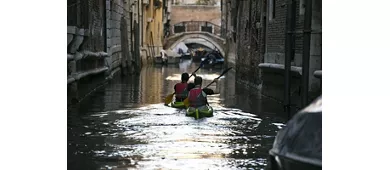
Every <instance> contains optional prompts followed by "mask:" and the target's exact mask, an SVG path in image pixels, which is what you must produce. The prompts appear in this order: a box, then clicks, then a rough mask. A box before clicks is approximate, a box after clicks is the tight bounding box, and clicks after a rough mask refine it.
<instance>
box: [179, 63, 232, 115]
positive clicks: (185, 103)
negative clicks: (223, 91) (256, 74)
mask: <svg viewBox="0 0 390 170" xmlns="http://www.w3.org/2000/svg"><path fill="white" fill-rule="evenodd" d="M232 68H233V67H230V68H227V69H226V70H224V71H223V72H222V74H221V75H220V76H218V77H217V78H216V79H219V78H221V77H222V76H223V75H224V74H226V73H227V72H228V71H229V70H230V69H232ZM213 83H214V81H213V82H211V83H210V84H208V85H207V86H206V87H204V88H203V89H205V88H207V87H209V86H210V85H212V84H213ZM183 103H184V106H186V107H187V108H188V106H189V105H190V103H189V101H188V97H187V98H186V99H184V101H183Z"/></svg>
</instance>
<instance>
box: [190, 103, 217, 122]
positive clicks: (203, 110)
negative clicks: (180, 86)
mask: <svg viewBox="0 0 390 170" xmlns="http://www.w3.org/2000/svg"><path fill="white" fill-rule="evenodd" d="M213 111H214V110H213V108H212V107H211V106H202V107H198V108H194V107H189V108H188V109H187V114H186V116H190V117H194V118H195V119H199V118H202V117H212V116H213Z"/></svg>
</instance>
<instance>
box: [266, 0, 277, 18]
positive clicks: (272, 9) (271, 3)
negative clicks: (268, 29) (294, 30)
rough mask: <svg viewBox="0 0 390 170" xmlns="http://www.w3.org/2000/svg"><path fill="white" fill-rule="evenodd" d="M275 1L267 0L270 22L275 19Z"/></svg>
mask: <svg viewBox="0 0 390 170" xmlns="http://www.w3.org/2000/svg"><path fill="white" fill-rule="evenodd" d="M275 7H276V4H275V0H269V10H268V11H269V20H270V21H272V20H273V19H275V11H276V8H275Z"/></svg>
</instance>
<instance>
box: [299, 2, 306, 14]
mask: <svg viewBox="0 0 390 170" xmlns="http://www.w3.org/2000/svg"><path fill="white" fill-rule="evenodd" d="M304 14H305V0H299V15H304Z"/></svg>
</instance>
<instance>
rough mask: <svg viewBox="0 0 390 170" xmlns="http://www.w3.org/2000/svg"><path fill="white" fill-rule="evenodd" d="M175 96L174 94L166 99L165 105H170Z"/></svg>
mask: <svg viewBox="0 0 390 170" xmlns="http://www.w3.org/2000/svg"><path fill="white" fill-rule="evenodd" d="M173 95H175V93H172V94H170V95H168V96H167V97H166V98H165V104H169V103H171V102H172V100H173Z"/></svg>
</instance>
